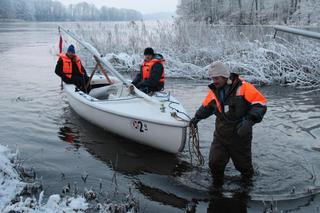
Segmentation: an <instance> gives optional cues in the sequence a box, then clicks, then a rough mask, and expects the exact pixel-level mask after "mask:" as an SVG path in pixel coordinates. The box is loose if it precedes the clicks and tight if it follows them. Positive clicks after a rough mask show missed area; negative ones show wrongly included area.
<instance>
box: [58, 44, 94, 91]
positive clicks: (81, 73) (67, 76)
mask: <svg viewBox="0 0 320 213" xmlns="http://www.w3.org/2000/svg"><path fill="white" fill-rule="evenodd" d="M55 73H56V74H57V75H58V76H60V77H61V79H62V81H63V82H65V83H66V84H74V85H76V86H77V88H78V89H80V90H82V91H84V92H89V91H88V89H89V88H85V87H86V84H87V82H88V80H89V77H88V75H87V73H86V70H85V69H84V67H83V66H82V64H81V60H80V58H79V57H78V56H77V55H76V54H75V48H74V46H73V45H72V44H71V45H70V46H69V47H68V50H67V53H61V54H60V55H59V60H58V62H57V65H56V69H55Z"/></svg>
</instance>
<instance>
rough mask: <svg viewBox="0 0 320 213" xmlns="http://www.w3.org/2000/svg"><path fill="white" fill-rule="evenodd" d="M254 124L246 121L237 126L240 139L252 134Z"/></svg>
mask: <svg viewBox="0 0 320 213" xmlns="http://www.w3.org/2000/svg"><path fill="white" fill-rule="evenodd" d="M253 124H254V122H253V121H251V120H248V119H246V120H244V121H242V122H241V123H239V124H238V126H237V133H238V135H239V136H240V137H244V136H246V135H248V134H250V133H251V132H252V126H253Z"/></svg>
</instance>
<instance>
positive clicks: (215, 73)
mask: <svg viewBox="0 0 320 213" xmlns="http://www.w3.org/2000/svg"><path fill="white" fill-rule="evenodd" d="M208 75H209V77H210V78H213V77H219V76H222V77H225V78H229V77H230V70H229V67H228V66H227V65H225V64H224V63H222V62H220V61H216V62H213V63H212V64H210V66H209V70H208Z"/></svg>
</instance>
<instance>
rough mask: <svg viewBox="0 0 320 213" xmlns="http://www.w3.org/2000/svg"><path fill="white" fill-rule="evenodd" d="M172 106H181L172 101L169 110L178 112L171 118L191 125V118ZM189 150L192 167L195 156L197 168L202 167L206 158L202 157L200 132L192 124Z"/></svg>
mask: <svg viewBox="0 0 320 213" xmlns="http://www.w3.org/2000/svg"><path fill="white" fill-rule="evenodd" d="M171 104H179V103H177V102H174V101H170V104H169V105H168V106H169V108H171V109H172V110H174V111H176V112H172V113H171V116H172V117H174V118H175V119H177V120H180V121H185V122H188V123H189V121H190V120H191V118H190V116H189V115H187V114H186V113H184V112H181V111H179V110H178V109H176V108H174V107H173V106H171ZM178 113H179V114H183V115H185V116H186V117H187V118H188V119H189V120H186V119H184V118H182V117H181V116H179V115H178ZM188 149H189V155H190V163H191V165H193V155H194V156H195V157H196V159H197V165H196V166H200V167H202V166H203V165H204V157H203V155H202V153H201V151H200V138H199V131H198V127H197V126H194V125H192V124H191V125H190V126H189V139H188Z"/></svg>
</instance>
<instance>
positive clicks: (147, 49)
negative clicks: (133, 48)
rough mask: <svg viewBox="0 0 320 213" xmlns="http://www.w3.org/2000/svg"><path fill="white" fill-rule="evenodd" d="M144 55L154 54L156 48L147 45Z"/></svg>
mask: <svg viewBox="0 0 320 213" xmlns="http://www.w3.org/2000/svg"><path fill="white" fill-rule="evenodd" d="M144 55H154V50H153V49H152V48H151V47H147V48H146V49H145V50H144Z"/></svg>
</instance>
